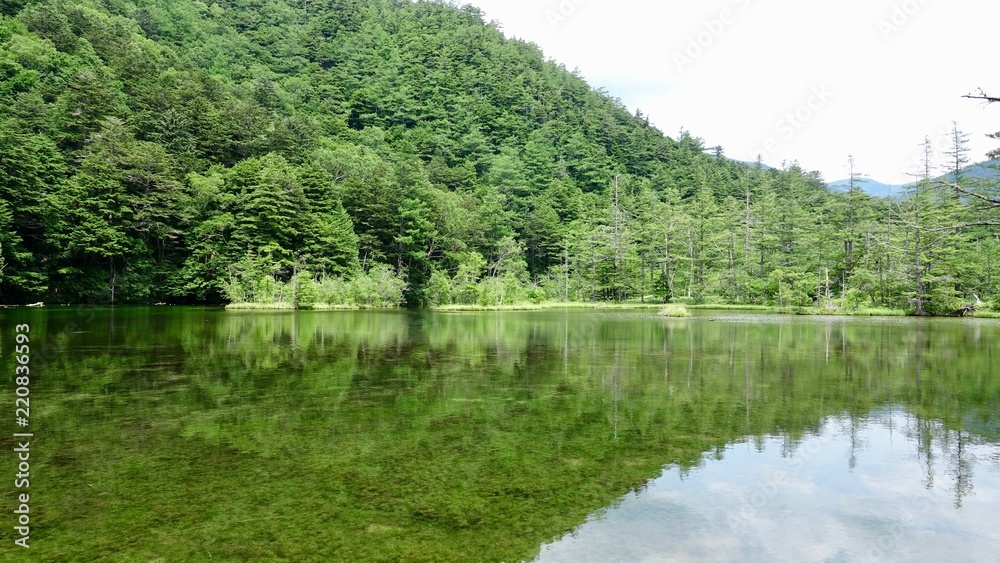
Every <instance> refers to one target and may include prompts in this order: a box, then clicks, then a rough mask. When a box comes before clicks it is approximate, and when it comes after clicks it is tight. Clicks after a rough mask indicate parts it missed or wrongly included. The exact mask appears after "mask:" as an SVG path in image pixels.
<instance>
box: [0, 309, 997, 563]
mask: <svg viewBox="0 0 1000 563" xmlns="http://www.w3.org/2000/svg"><path fill="white" fill-rule="evenodd" d="M15 323H28V324H30V326H31V335H32V338H33V340H32V352H31V353H32V359H31V366H32V375H33V378H32V381H31V420H30V427H29V430H30V431H31V432H33V433H34V438H33V439H32V443H31V486H30V491H31V535H30V538H31V539H30V541H31V548H30V549H29V550H24V549H22V548H19V547H16V546H14V545H13V540H14V538H15V534H14V532H13V528H12V527H13V526H14V525H15V516H14V515H13V514H12V510H13V509H14V499H15V492H18V491H15V489H14V487H13V478H14V474H15V473H16V466H17V462H16V459H15V454H13V453H12V449H13V448H14V447H16V446H17V444H16V443H15V439H14V438H13V437H12V436H11V435H12V433H13V432H18V431H21V430H23V429H22V428H19V427H17V426H15V425H14V423H13V419H14V385H13V381H12V379H13V378H12V377H6V378H5V380H4V381H5V384H4V387H3V389H2V404H4V405H8V406H7V407H6V409H7V410H8V411H9V413H8V414H6V415H2V414H0V420H2V421H3V423H2V424H3V425H4V426H3V427H4V428H5V429H6V430H5V431H4V437H3V438H2V439H3V444H2V446H3V449H4V450H5V451H7V452H8V453H7V454H5V455H4V456H2V459H0V476H3V475H4V474H5V473H6V474H9V476H3V478H2V479H0V481H2V482H3V483H4V485H3V488H2V491H3V498H4V505H3V506H4V509H3V511H2V515H0V524H2V525H0V530H2V532H0V534H2V535H0V538H2V539H0V541H2V542H3V543H2V544H0V560H26V561H27V560H31V561H99V560H106V561H147V560H156V561H208V560H212V561H251V560H252V561H280V560H285V561H341V560H342V561H379V560H384V561H396V560H405V561H431V560H434V561H466V560H483V561H500V560H506V561H513V560H531V559H534V558H539V559H540V560H543V561H545V560H561V561H580V560H596V561H605V560H625V561H631V560H639V559H645V560H700V559H704V560H717V559H722V560H746V559H756V560H761V561H771V560H789V561H794V560H823V559H827V560H834V561H839V560H844V561H853V560H869V559H874V560H885V559H896V560H901V561H902V560H920V559H934V558H935V557H936V556H938V555H940V554H941V553H942V551H941V550H942V549H945V548H948V549H950V551H947V550H946V552H947V553H951V554H952V555H955V554H956V553H963V554H964V555H965V556H967V558H969V559H976V558H977V557H980V558H983V557H984V554H995V553H996V552H997V551H998V549H1000V541H998V536H997V534H996V533H995V532H993V531H992V529H993V528H995V526H992V524H991V522H992V521H993V520H991V518H993V517H994V516H995V514H996V513H997V511H998V510H1000V453H998V452H1000V450H998V447H997V444H998V442H1000V362H998V361H997V360H998V359H1000V338H998V337H1000V322H998V321H989V320H978V319H969V320H958V319H940V320H928V319H907V318H891V319H858V318H849V319H844V318H829V317H824V318H812V317H810V318H801V317H787V316H776V315H740V314H731V313H728V314H714V313H711V312H699V314H698V316H695V317H693V318H689V319H663V318H659V317H656V316H655V315H651V314H647V313H635V312H628V313H620V312H606V313H602V312H595V311H540V312H508V313H413V312H340V311H338V312H296V313H292V312H286V313H260V312H252V313H240V312H232V311H230V312H226V311H222V310H216V309H193V308H191V309H182V308H162V307H161V308H117V309H115V310H111V309H79V308H73V307H64V308H57V309H44V310H27V309H9V310H4V311H2V312H0V343H2V360H0V366H2V369H3V370H4V373H7V374H11V373H13V367H14V362H13V358H12V356H13V346H14V324H15ZM779 472H780V473H779ZM779 474H780V475H782V478H781V479H778V480H777V481H776V480H775V475H779ZM987 516H989V517H987ZM804 523H805V524H804ZM803 526H805V528H803ZM803 530H804V531H803ZM788 538H794V539H795V541H788ZM958 549H961V550H962V551H960V552H959V551H956V550H958ZM983 560H987V559H985V558H984V559H983Z"/></svg>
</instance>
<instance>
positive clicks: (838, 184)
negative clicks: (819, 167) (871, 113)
mask: <svg viewBox="0 0 1000 563" xmlns="http://www.w3.org/2000/svg"><path fill="white" fill-rule="evenodd" d="M961 174H962V177H963V178H965V179H971V178H975V179H980V180H997V181H1000V160H988V161H985V162H977V163H975V164H970V165H969V166H966V167H965V168H963V169H962V173H961ZM934 179H935V180H942V181H953V179H954V173H952V172H949V173H946V174H942V175H940V176H936V177H935V178H934ZM849 184H850V179H846V178H845V179H843V180H835V181H833V182H829V183H827V187H828V188H829V189H830V190H831V191H844V190H847V186H848V185H849ZM911 185H913V182H909V183H907V184H886V183H883V182H879V181H878V180H874V179H872V178H865V179H864V181H863V182H861V189H862V190H864V192H865V193H867V194H869V195H873V196H876V197H885V196H891V195H897V194H899V193H901V192H902V191H903V190H905V189H907V188H908V187H910V186H911Z"/></svg>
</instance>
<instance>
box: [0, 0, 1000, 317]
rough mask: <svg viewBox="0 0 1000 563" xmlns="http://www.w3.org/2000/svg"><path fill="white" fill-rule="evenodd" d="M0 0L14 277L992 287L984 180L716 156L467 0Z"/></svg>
mask: <svg viewBox="0 0 1000 563" xmlns="http://www.w3.org/2000/svg"><path fill="white" fill-rule="evenodd" d="M258 4H259V5H258ZM0 7H2V19H0V245H2V253H0V258H2V260H3V263H4V264H5V269H4V274H3V278H2V280H0V300H2V301H5V302H25V301H36V300H53V301H60V302H66V301H87V300H97V301H108V300H112V301H115V302H159V301H169V302H172V303H217V302H220V301H232V299H233V298H237V300H245V299H249V300H251V302H263V300H266V299H270V298H275V299H277V298H280V299H281V300H282V301H283V302H285V303H286V304H287V303H291V301H289V300H290V299H292V297H291V295H293V294H294V295H298V293H297V291H288V292H285V291H283V290H284V289H293V288H288V287H286V286H287V284H289V283H291V280H292V277H293V276H294V275H296V274H295V272H296V271H297V270H299V269H302V270H308V271H309V272H311V274H312V276H313V279H314V281H315V283H316V284H317V291H318V292H319V293H321V294H322V293H324V292H326V294H328V295H329V296H332V297H330V301H331V302H334V303H338V304H347V303H356V305H357V306H370V305H371V304H372V303H375V302H386V303H391V304H396V303H398V300H397V299H396V298H395V293H394V291H395V289H396V288H397V287H398V284H393V285H391V287H392V291H390V293H391V294H392V295H390V296H383V295H379V294H378V292H377V291H375V290H374V289H371V288H369V289H364V290H359V291H358V292H354V293H351V292H350V291H347V290H346V289H344V288H346V287H348V286H351V287H354V286H353V285H351V284H355V285H357V284H363V283H367V282H364V278H363V276H370V275H372V272H376V273H380V272H381V270H379V269H378V267H377V266H376V264H390V265H391V269H392V270H393V272H394V273H393V275H394V276H395V277H396V278H399V279H402V280H405V289H404V290H403V301H405V302H406V303H407V304H408V305H423V304H431V305H449V304H451V305H472V304H480V305H489V306H499V305H508V304H511V303H515V302H520V301H532V302H538V301H540V300H543V299H547V300H557V301H586V302H589V301H595V300H607V301H617V302H624V301H635V300H638V301H642V302H645V301H646V300H647V299H648V300H655V301H657V302H667V301H671V300H678V299H682V300H684V301H685V302H689V303H696V302H713V303H737V304H774V305H778V306H784V307H810V306H813V305H817V306H820V307H830V306H832V304H834V303H839V305H838V306H844V304H845V302H847V301H850V302H851V303H852V306H853V307H866V306H872V307H882V308H893V309H898V308H904V307H910V308H914V309H918V310H919V311H920V312H929V311H935V312H938V313H946V312H947V311H948V310H949V309H950V308H952V307H954V306H955V305H956V304H960V305H961V304H962V303H963V302H964V303H968V302H969V300H971V299H972V296H973V295H980V296H982V297H983V298H984V299H988V298H991V297H992V296H994V295H997V294H998V293H1000V243H998V242H997V239H996V236H995V234H996V233H995V232H993V231H991V230H990V229H989V227H982V226H981V227H976V228H972V227H971V226H972V225H982V224H989V223H991V222H993V221H991V220H989V219H990V216H989V214H991V213H993V212H994V211H993V209H992V208H990V207H989V206H985V205H983V202H984V201H985V200H982V199H979V198H972V201H967V200H963V199H959V198H957V197H954V194H953V193H951V191H950V190H946V189H940V188H935V187H934V186H932V185H931V184H930V183H926V182H925V183H922V184H920V185H919V186H917V187H915V188H914V189H912V190H911V193H909V194H906V195H905V197H903V198H901V199H898V200H893V201H888V200H878V199H875V198H871V197H869V196H867V195H865V194H864V193H863V192H862V191H861V190H860V183H861V181H862V180H863V179H862V178H861V177H860V176H858V175H857V174H854V175H853V177H852V179H853V180H854V182H852V187H851V189H849V190H847V191H845V192H838V193H832V192H831V191H830V190H828V189H826V186H825V185H824V183H823V181H822V179H821V178H820V177H819V175H818V174H816V173H813V172H808V171H805V170H803V169H801V168H800V167H798V166H797V165H790V166H787V167H785V168H783V169H780V170H777V169H765V168H763V167H762V166H757V165H746V164H744V163H740V162H736V161H731V160H728V159H725V158H721V157H720V154H719V150H716V151H715V153H716V154H715V156H713V155H710V154H708V153H707V152H706V147H705V144H704V142H703V141H702V140H701V139H699V138H698V137H696V136H694V135H692V134H691V133H689V132H687V131H682V132H681V133H680V135H678V136H677V138H676V139H674V138H670V137H667V136H665V135H663V134H662V133H661V132H660V131H658V130H656V129H655V128H653V127H651V126H650V125H649V122H648V120H647V119H645V118H643V117H642V115H641V113H640V112H634V113H633V112H630V111H628V110H627V109H626V108H625V107H624V106H623V105H622V104H621V103H620V102H619V101H618V100H617V99H615V98H612V97H611V96H609V95H608V94H607V93H605V92H603V91H601V90H594V89H592V88H591V87H590V86H588V85H587V84H586V82H584V81H583V80H582V79H581V78H580V76H579V75H578V74H576V73H570V72H567V71H566V70H565V68H563V67H562V66H560V65H558V64H557V63H555V62H551V61H547V60H546V59H545V57H544V56H543V54H542V53H541V52H540V51H539V50H538V49H537V47H535V46H534V45H532V44H529V43H526V42H523V41H520V40H508V39H505V38H504V36H503V34H502V32H501V30H500V29H499V28H498V27H497V26H496V25H495V24H492V23H486V22H485V21H484V20H483V15H482V13H481V12H479V11H478V10H476V9H475V8H470V7H466V8H459V7H457V6H454V5H452V4H450V3H445V2H440V1H429V2H400V1H395V0H374V1H373V2H367V3H364V2H354V1H350V2H347V1H338V2H334V3H333V4H329V5H320V4H312V3H300V2H289V1H288V0H275V1H272V2H266V3H263V4H260V3H257V4H252V5H251V4H248V3H246V2H242V1H238V2H235V3H227V4H225V5H224V6H223V5H216V4H210V5H209V4H205V3H202V2H196V1H194V0H178V1H171V2H166V1H165V0H145V1H144V2H141V3H139V4H136V5H132V4H128V3H124V4H123V3H116V2H110V3H109V2H94V1H92V0H51V1H49V0H47V1H44V2H18V1H12V2H7V3H3V4H0ZM955 138H958V139H960V138H961V135H957V134H956V136H955ZM957 179H958V178H957ZM960 180H961V181H962V182H963V183H964V184H963V185H964V189H968V190H972V191H974V192H975V193H977V194H981V195H985V196H990V195H991V194H995V193H996V186H992V185H980V184H976V183H974V182H973V181H972V179H960ZM949 226H966V227H967V228H965V229H952V230H951V231H949V230H948V228H949ZM248 257H251V258H248ZM254 257H256V258H254ZM262 257H263V258H262ZM265 259H266V260H267V261H268V263H267V265H266V267H264V266H263V265H262V264H260V263H256V262H254V263H253V264H250V263H247V262H246V261H247V260H251V261H253V260H265ZM261 268H262V269H261ZM361 272H364V273H363V274H362V273H361ZM379 275H381V274H379ZM247 276H249V277H247ZM267 279H270V280H271V281H266V280H267ZM303 279H305V278H303ZM338 279H339V280H340V281H339V282H334V281H331V280H338ZM234 280H235V281H234ZM234 283H236V286H234ZM261 284H263V285H261ZM327 286H329V287H327ZM341 286H343V287H341ZM324 288H326V289H324ZM352 291H353V290H352ZM344 292H346V293H344ZM543 295H544V297H543ZM319 302H320V303H322V302H324V301H323V299H320V300H319ZM925 302H926V305H927V306H926V307H924V305H925ZM293 305H294V304H293Z"/></svg>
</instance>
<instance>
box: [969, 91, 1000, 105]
mask: <svg viewBox="0 0 1000 563" xmlns="http://www.w3.org/2000/svg"><path fill="white" fill-rule="evenodd" d="M962 97H963V98H969V99H970V100H985V101H986V103H988V104H992V103H994V102H1000V98H996V97H994V96H990V95H988V94H987V93H986V92H984V91H983V89H982V88H980V89H979V94H978V95H973V94H971V93H969V94H966V95H964V96H962Z"/></svg>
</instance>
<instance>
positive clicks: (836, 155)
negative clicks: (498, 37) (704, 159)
mask: <svg viewBox="0 0 1000 563" xmlns="http://www.w3.org/2000/svg"><path fill="white" fill-rule="evenodd" d="M469 3H470V4H472V5H474V6H477V7H479V8H481V9H482V10H483V11H484V12H485V14H486V20H487V21H490V20H496V21H498V22H499V23H501V24H502V28H503V30H504V33H505V34H506V35H507V36H508V37H518V38H520V39H524V40H526V41H530V42H532V43H535V44H537V45H538V46H539V47H541V49H542V50H543V51H544V53H545V55H546V57H548V58H550V59H554V60H555V61H557V62H560V63H563V64H565V65H566V68H568V69H570V70H572V69H574V68H579V70H580V72H581V73H582V75H583V76H584V78H586V80H587V81H588V82H589V83H590V84H591V86H594V87H604V88H606V89H607V90H608V92H609V93H610V94H611V95H612V96H614V97H618V98H621V100H622V102H623V103H624V104H625V105H626V106H628V108H629V109H630V110H631V111H633V112H634V111H635V109H636V108H638V109H640V110H641V111H642V112H643V114H645V115H648V116H649V117H650V121H651V122H652V123H653V124H655V125H656V126H657V127H658V128H659V129H660V130H662V131H663V132H664V133H666V134H667V135H669V136H671V137H674V138H676V136H677V133H678V131H679V130H680V129H681V128H682V127H683V128H684V129H687V130H688V131H690V132H691V134H693V135H695V136H697V137H701V138H702V139H704V141H705V143H706V145H707V146H715V145H722V146H723V148H724V149H725V152H726V155H727V156H729V157H731V158H737V159H740V160H754V159H755V158H756V155H758V154H760V155H761V156H762V157H763V159H764V162H765V163H767V164H770V165H772V166H781V164H782V162H783V161H789V162H790V161H792V160H797V161H798V162H799V164H800V165H801V166H802V167H803V168H805V169H807V170H818V171H820V172H821V173H822V174H823V177H824V179H826V180H827V181H833V180H839V179H841V178H844V177H846V176H847V175H848V172H847V155H848V154H853V155H854V157H855V161H856V163H857V166H856V167H857V169H858V170H859V171H860V172H862V173H865V174H866V175H868V176H870V177H871V178H873V179H876V180H879V181H882V182H887V183H905V182H907V181H909V180H910V178H909V177H908V176H907V173H908V172H915V171H916V170H917V169H918V168H919V167H918V166H917V162H918V161H919V155H920V148H919V147H918V145H919V144H920V143H921V142H922V141H923V138H924V136H925V135H929V136H930V137H931V139H932V141H933V142H934V143H935V146H936V147H937V148H938V149H939V150H938V151H937V152H938V155H937V156H938V159H937V160H938V161H939V162H941V161H943V160H944V159H943V157H941V154H940V153H941V152H942V151H943V147H942V146H941V145H942V141H943V135H942V133H943V132H945V131H947V130H948V129H950V127H951V123H952V121H956V122H958V126H959V129H961V130H963V131H965V132H967V133H968V134H969V141H970V143H969V146H970V148H971V150H972V153H971V155H970V156H971V157H972V159H973V160H974V161H982V160H985V159H986V156H985V153H986V152H987V151H989V150H991V149H993V148H995V147H997V146H1000V141H993V140H991V139H988V138H986V137H985V135H986V134H987V133H990V132H994V131H1000V104H994V105H992V106H985V105H983V104H982V103H980V102H978V101H975V100H968V99H965V98H962V97H961V96H962V95H963V94H967V93H970V92H975V91H976V90H977V89H978V88H980V87H981V88H983V89H985V90H986V91H987V93H990V94H993V95H995V96H1000V43H998V42H997V39H996V38H997V35H996V33H997V31H996V30H997V25H998V23H1000V2H991V1H987V0H950V1H947V2H946V1H945V0H838V1H836V2H833V1H826V2H818V1H815V0H710V1H704V2H695V1H683V2H682V1H679V0H666V1H662V2H652V1H639V0H616V1H614V2H612V1H610V0H472V1H471V2H469Z"/></svg>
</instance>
